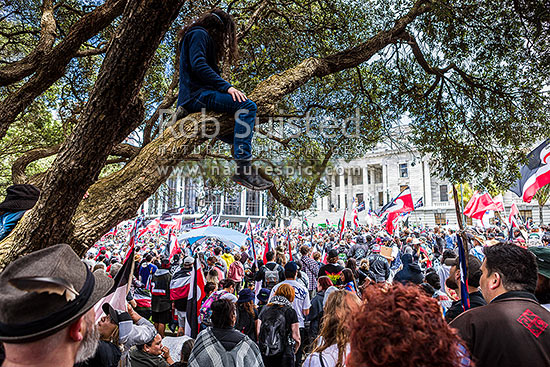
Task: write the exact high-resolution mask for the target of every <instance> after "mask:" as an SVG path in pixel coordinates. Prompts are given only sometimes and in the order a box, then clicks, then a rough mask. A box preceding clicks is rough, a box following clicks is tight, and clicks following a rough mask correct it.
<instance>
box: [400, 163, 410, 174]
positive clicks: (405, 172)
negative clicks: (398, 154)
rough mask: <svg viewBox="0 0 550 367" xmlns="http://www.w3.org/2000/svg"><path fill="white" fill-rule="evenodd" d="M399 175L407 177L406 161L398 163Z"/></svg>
mask: <svg viewBox="0 0 550 367" xmlns="http://www.w3.org/2000/svg"><path fill="white" fill-rule="evenodd" d="M399 177H409V170H408V168H407V163H401V164H400V165H399Z"/></svg>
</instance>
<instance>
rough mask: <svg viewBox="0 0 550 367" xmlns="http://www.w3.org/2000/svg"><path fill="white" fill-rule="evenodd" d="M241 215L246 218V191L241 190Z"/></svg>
mask: <svg viewBox="0 0 550 367" xmlns="http://www.w3.org/2000/svg"><path fill="white" fill-rule="evenodd" d="M241 215H242V216H243V217H245V216H246V189H242V190H241Z"/></svg>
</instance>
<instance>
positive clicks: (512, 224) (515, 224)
mask: <svg viewBox="0 0 550 367" xmlns="http://www.w3.org/2000/svg"><path fill="white" fill-rule="evenodd" d="M518 214H519V210H518V206H517V205H516V203H513V204H512V208H511V209H510V216H509V217H508V224H509V225H510V227H516V228H519V220H518V217H516V215H518Z"/></svg>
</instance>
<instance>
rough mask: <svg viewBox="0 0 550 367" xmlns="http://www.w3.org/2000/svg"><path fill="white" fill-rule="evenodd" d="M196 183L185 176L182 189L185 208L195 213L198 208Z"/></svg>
mask: <svg viewBox="0 0 550 367" xmlns="http://www.w3.org/2000/svg"><path fill="white" fill-rule="evenodd" d="M197 187H198V186H197V184H196V183H195V182H193V179H192V178H190V177H186V178H185V186H184V189H183V196H184V198H185V199H184V200H185V208H186V209H187V212H188V213H190V214H193V213H195V212H196V211H197V210H198V203H197Z"/></svg>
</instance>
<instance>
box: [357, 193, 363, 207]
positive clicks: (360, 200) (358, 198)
mask: <svg viewBox="0 0 550 367" xmlns="http://www.w3.org/2000/svg"><path fill="white" fill-rule="evenodd" d="M356 197H357V205H359V204H361V203H362V202H363V200H364V199H363V194H357V195H356Z"/></svg>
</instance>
